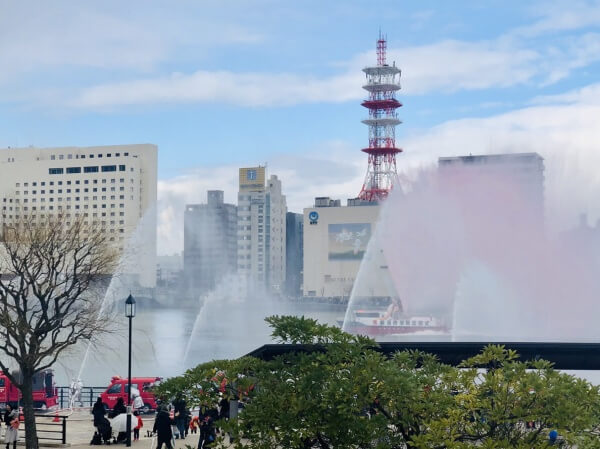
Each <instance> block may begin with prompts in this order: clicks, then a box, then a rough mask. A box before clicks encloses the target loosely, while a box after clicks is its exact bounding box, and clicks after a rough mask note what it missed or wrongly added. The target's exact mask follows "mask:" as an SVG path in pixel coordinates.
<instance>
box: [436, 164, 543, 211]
mask: <svg viewBox="0 0 600 449" xmlns="http://www.w3.org/2000/svg"><path fill="white" fill-rule="evenodd" d="M438 166H439V171H440V178H441V181H442V182H451V183H453V184H455V185H456V184H457V183H460V185H462V186H463V187H464V188H465V189H473V188H476V189H477V190H478V191H479V196H480V197H482V196H485V195H490V196H491V195H495V196H496V197H498V196H499V192H501V193H502V194H503V195H504V196H505V198H504V200H505V201H511V202H512V203H514V204H515V205H516V206H518V207H520V208H522V209H523V210H522V213H524V214H528V215H529V216H530V217H531V218H532V219H534V220H537V221H543V219H544V159H543V158H542V157H541V156H540V155H539V154H537V153H505V154H483V155H469V156H456V157H440V158H439V160H438ZM510 195H513V197H512V198H511V197H510ZM517 201H518V202H517Z"/></svg>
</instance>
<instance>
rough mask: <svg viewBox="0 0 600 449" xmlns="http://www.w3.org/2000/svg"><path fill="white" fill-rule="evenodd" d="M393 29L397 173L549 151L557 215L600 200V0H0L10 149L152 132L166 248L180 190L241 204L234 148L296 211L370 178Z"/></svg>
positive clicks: (173, 248)
mask: <svg viewBox="0 0 600 449" xmlns="http://www.w3.org/2000/svg"><path fill="white" fill-rule="evenodd" d="M380 30H381V32H382V33H384V34H385V35H386V36H387V40H388V61H389V62H391V61H395V63H396V65H397V66H398V67H400V68H401V69H402V79H401V83H402V90H400V92H399V95H398V98H399V100H400V101H401V102H402V103H403V105H404V106H403V107H402V108H401V109H400V110H399V115H400V117H401V119H402V121H403V124H402V125H400V126H399V127H398V129H397V131H396V136H397V137H396V141H397V145H398V146H400V147H402V148H403V149H404V152H403V153H402V154H401V155H399V156H398V169H399V172H400V176H401V177H402V178H403V179H411V177H414V174H415V173H416V172H418V171H419V170H421V169H422V168H424V167H428V166H431V165H432V164H435V162H436V160H437V158H438V157H439V156H455V155H464V154H469V153H472V154H486V153H501V152H530V151H537V152H539V153H540V154H541V155H542V156H543V157H544V159H545V162H546V209H547V215H548V217H549V218H550V222H551V223H552V224H553V225H554V226H555V227H556V228H557V229H560V228H565V227H568V226H570V225H572V224H573V223H575V222H576V221H577V220H578V216H579V214H580V213H583V212H585V213H587V214H588V215H589V216H590V219H591V220H593V221H594V220H596V219H598V218H599V217H600V202H598V195H597V194H598V193H599V190H598V187H600V177H599V176H598V175H597V169H596V167H597V166H598V163H600V152H599V151H598V148H597V147H598V142H600V127H599V126H598V120H599V118H600V79H599V74H600V71H599V69H600V1H591V0H590V1H583V0H579V1H578V0H570V1H552V0H544V1H539V2H538V1H535V0H533V1H528V2H522V1H510V0H508V1H507V0H503V1H500V0H481V1H477V2H475V1H460V0H456V1H452V2H449V1H445V0H439V1H433V0H431V1H427V0H423V1H418V2H417V1H411V2H409V1H403V0H395V1H392V0H389V1H388V0H379V1H376V2H374V1H367V0H365V1H358V0H330V1H326V2H324V1H312V0H302V1H294V2H290V1H284V0H279V1H276V0H252V1H243V0H194V1H192V0H177V1H171V2H167V1H154V0H143V1H142V0H129V1H127V2H122V1H116V0H105V1H102V2H100V1H87V2H81V1H76V0H54V1H52V2H40V1H30V0H21V1H11V0H0V67H1V70H0V148H4V147H8V146H11V147H19V146H29V145H34V146H38V147H48V146H73V145H76V146H86V145H105V144H106V145H111V144H131V143H153V144H156V145H158V148H159V166H158V211H157V213H158V250H159V254H173V253H178V252H180V251H181V250H182V248H183V210H184V205H185V204H187V203H201V202H205V200H206V190H208V189H223V190H225V199H226V200H227V201H229V202H235V201H236V195H237V186H236V181H237V176H238V172H237V169H238V167H241V166H251V165H257V164H265V163H266V164H267V166H268V173H269V174H276V175H278V176H279V177H280V178H281V179H282V182H283V190H284V193H285V194H286V195H287V200H288V209H289V210H290V211H294V212H301V211H302V209H303V208H304V207H310V206H311V205H312V203H313V199H314V197H315V196H331V197H334V198H341V199H342V200H345V199H346V198H349V197H355V196H356V195H357V194H358V192H359V191H360V188H361V186H362V182H363V179H364V175H365V173H366V168H367V161H366V155H365V154H364V153H362V152H361V151H360V149H361V148H364V147H365V146H366V145H367V127H366V126H365V125H363V124H361V123H360V121H361V120H362V119H363V118H365V116H366V110H365V109H364V108H363V107H361V105H360V102H361V100H362V99H364V98H365V91H364V90H363V89H362V88H361V86H362V84H363V83H364V73H362V71H361V69H362V68H363V67H365V66H367V65H372V64H374V63H375V61H376V59H375V58H376V55H375V42H376V40H377V37H378V33H379V31H380Z"/></svg>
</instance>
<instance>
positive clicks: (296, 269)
mask: <svg viewBox="0 0 600 449" xmlns="http://www.w3.org/2000/svg"><path fill="white" fill-rule="evenodd" d="M285 219H286V225H285V269H286V273H285V292H286V294H287V295H289V296H293V297H299V296H302V259H303V232H304V223H303V220H304V217H303V215H302V214H296V213H294V212H288V213H287V214H286V216H285Z"/></svg>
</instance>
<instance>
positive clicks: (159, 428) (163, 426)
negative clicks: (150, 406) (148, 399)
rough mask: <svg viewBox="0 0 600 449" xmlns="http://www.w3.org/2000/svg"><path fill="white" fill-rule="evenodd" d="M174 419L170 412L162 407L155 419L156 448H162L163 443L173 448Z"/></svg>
mask: <svg viewBox="0 0 600 449" xmlns="http://www.w3.org/2000/svg"><path fill="white" fill-rule="evenodd" d="M172 424H173V420H172V419H171V417H170V416H169V412H168V411H166V410H165V408H164V407H160V408H159V410H158V412H157V414H156V419H155V420H154V427H153V428H152V432H154V433H156V435H157V437H156V440H157V442H156V449H162V447H163V443H164V444H165V445H166V446H167V449H173V446H172V445H171V440H172V439H173V433H172V432H171V425H172Z"/></svg>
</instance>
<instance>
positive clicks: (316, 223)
mask: <svg viewBox="0 0 600 449" xmlns="http://www.w3.org/2000/svg"><path fill="white" fill-rule="evenodd" d="M350 203H351V201H350ZM357 204H360V205H355V206H353V205H350V206H341V205H340V202H339V200H337V201H333V200H330V199H329V198H326V197H323V198H317V199H316V200H315V207H311V208H307V209H304V269H303V272H304V273H303V274H304V278H303V281H304V284H303V293H304V296H306V297H318V298H336V299H339V300H348V298H349V297H350V294H351V293H352V289H353V287H354V283H355V280H356V277H357V274H358V271H359V268H360V264H361V261H362V259H363V257H364V256H365V253H366V251H367V247H368V244H369V240H370V239H371V236H372V235H373V234H374V233H375V228H376V225H377V220H378V218H379V212H380V209H381V206H379V205H377V203H364V202H360V201H359V202H357ZM380 287H381V288H380ZM368 290H369V291H368V292H366V293H364V295H365V296H373V297H375V296H389V291H388V289H387V285H383V283H382V284H381V286H378V285H375V286H374V287H370V288H369V289H368ZM371 290H372V291H371Z"/></svg>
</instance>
